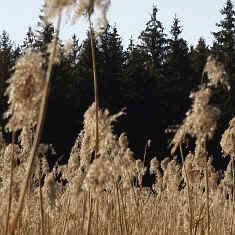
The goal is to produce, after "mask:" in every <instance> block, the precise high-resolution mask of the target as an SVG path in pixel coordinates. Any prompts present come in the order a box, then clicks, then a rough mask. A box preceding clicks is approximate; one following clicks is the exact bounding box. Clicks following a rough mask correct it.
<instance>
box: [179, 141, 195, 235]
mask: <svg viewBox="0 0 235 235" xmlns="http://www.w3.org/2000/svg"><path fill="white" fill-rule="evenodd" d="M180 156H181V160H182V165H183V170H184V173H185V178H186V184H187V193H188V207H189V212H190V222H189V229H190V235H192V234H193V225H192V224H193V212H192V207H191V198H190V185H189V179H188V174H187V170H186V168H185V165H184V157H183V151H182V145H181V144H180Z"/></svg>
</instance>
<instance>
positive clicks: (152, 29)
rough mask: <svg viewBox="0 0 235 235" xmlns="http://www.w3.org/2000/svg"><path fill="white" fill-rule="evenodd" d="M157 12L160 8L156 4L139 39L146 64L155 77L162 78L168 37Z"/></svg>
mask: <svg viewBox="0 0 235 235" xmlns="http://www.w3.org/2000/svg"><path fill="white" fill-rule="evenodd" d="M157 13H158V8H157V6H156V5H154V6H153V10H152V14H151V19H150V20H149V21H148V22H147V24H146V28H145V30H144V31H142V32H141V34H140V36H139V39H140V40H141V44H140V48H141V49H142V53H143V54H144V55H145V56H146V66H148V68H149V70H150V71H151V72H152V74H153V75H154V76H155V77H158V78H161V77H162V75H163V71H162V70H163V64H164V62H165V55H166V51H165V50H166V44H167V39H166V34H165V33H164V28H163V26H162V23H161V22H160V21H159V20H158V17H157Z"/></svg>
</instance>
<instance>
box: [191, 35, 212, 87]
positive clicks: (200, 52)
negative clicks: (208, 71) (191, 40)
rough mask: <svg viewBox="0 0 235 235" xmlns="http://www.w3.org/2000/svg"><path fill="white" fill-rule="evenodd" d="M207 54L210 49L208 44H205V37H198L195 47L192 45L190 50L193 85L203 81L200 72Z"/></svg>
mask: <svg viewBox="0 0 235 235" xmlns="http://www.w3.org/2000/svg"><path fill="white" fill-rule="evenodd" d="M209 54H210V49H209V47H208V45H206V41H205V39H204V38H202V37H200V38H199V40H198V43H197V45H196V47H195V48H193V47H192V48H191V51H190V57H191V68H192V71H193V77H194V81H195V85H199V84H200V83H201V82H203V77H202V76H203V74H202V73H203V69H204V67H205V65H206V61H207V57H208V56H209Z"/></svg>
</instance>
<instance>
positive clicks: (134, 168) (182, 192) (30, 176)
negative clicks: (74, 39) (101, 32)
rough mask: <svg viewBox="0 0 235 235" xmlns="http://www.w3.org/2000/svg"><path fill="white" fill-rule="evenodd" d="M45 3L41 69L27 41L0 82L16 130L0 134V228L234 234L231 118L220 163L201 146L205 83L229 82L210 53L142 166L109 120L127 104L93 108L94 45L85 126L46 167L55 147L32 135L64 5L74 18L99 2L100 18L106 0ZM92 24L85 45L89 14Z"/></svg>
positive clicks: (210, 120)
mask: <svg viewBox="0 0 235 235" xmlns="http://www.w3.org/2000/svg"><path fill="white" fill-rule="evenodd" d="M46 4H47V5H46V6H47V7H46V8H45V14H46V17H45V20H46V21H49V20H51V19H53V18H54V17H57V19H58V24H57V31H56V34H55V38H54V40H53V43H52V44H51V45H48V51H47V53H50V59H49V65H48V66H47V67H48V69H47V71H43V66H42V65H43V64H44V63H45V61H44V59H43V58H44V57H43V55H42V54H40V53H36V52H34V51H33V50H32V49H28V50H27V51H26V53H25V55H24V56H23V57H21V58H20V59H19V60H18V62H17V63H16V66H15V72H14V74H13V75H12V77H11V78H10V80H9V86H8V88H7V90H6V95H8V97H9V109H8V111H7V113H6V117H8V118H9V122H8V125H7V128H8V129H9V130H10V131H12V132H13V133H15V132H16V131H18V130H21V132H20V136H19V144H16V142H15V135H14V134H13V141H12V143H11V144H7V143H6V142H5V141H4V139H3V137H2V133H0V134H1V135H0V140H1V141H0V155H1V156H0V197H1V198H2V201H1V204H0V218H1V219H0V234H6V235H7V234H41V235H43V234H52V235H53V234H57V235H59V234H63V235H64V234H70V235H73V234H87V235H88V234H96V235H98V234H112V235H114V234H125V235H129V234H136V235H137V234H158V235H166V234H179V235H184V234H190V235H197V234H200V235H203V234H207V235H209V234H211V235H217V234H221V235H222V234H224V235H227V234H231V235H232V234H234V232H235V225H234V212H235V206H234V201H235V195H234V185H235V184H234V183H235V173H234V158H235V118H233V119H232V120H231V121H230V123H229V126H228V129H227V130H226V131H225V132H224V134H223V135H222V136H221V143H220V144H221V148H222V150H223V154H224V156H230V163H229V164H228V166H227V169H226V171H225V172H222V173H221V172H217V171H216V170H215V169H214V167H213V165H212V160H213V156H209V155H208V153H207V149H206V142H207V141H209V140H210V139H212V138H213V135H214V132H215V130H216V126H217V125H216V124H217V120H218V118H219V116H220V115H221V111H220V110H219V109H218V108H217V107H214V106H212V105H211V104H210V103H209V101H210V97H211V93H212V90H213V89H214V88H216V87H217V86H223V87H224V89H226V90H227V91H228V92H229V90H230V86H229V79H228V76H227V74H226V72H225V70H224V67H223V65H222V64H220V63H218V62H217V61H216V60H215V59H214V58H213V57H212V56H210V57H208V60H207V64H206V66H205V69H204V73H207V76H208V82H207V84H201V86H200V87H199V88H198V90H197V91H195V92H192V93H191V98H192V107H191V109H190V110H189V111H188V112H187V114H186V118H185V119H184V121H183V123H182V125H180V127H179V128H178V130H176V133H175V136H174V138H173V139H172V142H171V146H172V156H169V157H167V158H165V159H164V160H163V161H161V162H160V161H159V160H158V157H154V156H153V157H152V161H151V165H150V168H147V167H145V164H144V162H142V161H141V160H139V159H136V158H135V156H134V153H133V151H132V150H131V149H130V148H129V144H128V138H127V135H126V134H125V133H122V134H121V135H120V136H117V135H116V134H115V133H114V130H113V123H114V122H117V121H118V118H119V117H120V116H122V115H125V111H124V110H121V111H120V112H119V113H117V114H114V115H110V113H109V111H108V110H107V109H105V110H101V109H99V104H98V90H96V89H97V85H96V79H97V78H96V74H95V54H94V53H93V57H92V58H93V68H94V89H95V90H96V92H95V97H94V100H95V102H94V103H93V104H91V106H90V107H89V108H88V110H87V111H86V112H85V114H84V123H83V124H84V125H83V130H82V131H81V132H80V133H79V134H78V136H77V139H76V141H75V143H74V146H73V148H72V149H71V153H70V156H69V161H68V164H67V165H63V166H61V165H58V164H56V165H55V166H54V167H53V169H50V168H49V166H48V162H47V159H46V156H45V153H46V152H47V151H48V149H51V150H53V149H52V146H51V145H45V144H42V143H40V136H41V133H42V129H43V123H44V119H45V112H46V106H47V99H48V86H49V83H50V74H51V68H52V66H53V64H55V63H59V53H57V40H58V35H59V29H60V20H61V16H62V13H63V11H64V10H71V9H74V10H75V14H74V17H73V19H74V20H76V19H77V18H78V17H80V16H81V15H83V14H85V15H86V16H87V17H88V18H89V21H90V18H91V16H92V14H93V12H94V9H95V7H100V8H101V9H102V14H101V20H102V22H103V24H105V23H106V22H107V19H106V12H107V10H108V6H109V4H110V2H109V1H102V0H100V1H85V0H83V1H82V0H81V1H75V0H67V1H66V0H63V1H58V0H57V1H56V0H53V1H46ZM70 8H71V9H70ZM90 32H91V35H92V36H91V45H93V38H92V37H93V36H95V35H94V32H93V28H92V24H91V21H90ZM44 67H45V66H44ZM45 74H46V75H45ZM44 76H46V78H44ZM100 79H102V78H100ZM188 136H191V137H193V138H194V139H195V149H194V151H192V152H191V153H189V154H188V155H187V156H184V149H183V148H184V142H185V141H186V138H187V137H188ZM149 144H150V141H148V143H146V149H147V145H149ZM178 148H179V150H180V151H179V152H180V156H177V154H176V150H177V149H178ZM146 149H145V150H146ZM53 151H54V150H53ZM53 151H52V152H53ZM145 154H146V153H145ZM221 154H222V153H221ZM92 156H95V157H94V159H93V157H92ZM143 158H144V159H145V156H144V157H143ZM179 158H180V159H181V161H180V162H179V161H178V160H177V159H179ZM146 173H150V174H152V175H154V177H155V183H154V185H153V186H152V188H149V187H143V185H142V180H143V176H144V175H145V174H146ZM7 195H8V196H7Z"/></svg>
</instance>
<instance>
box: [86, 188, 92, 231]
mask: <svg viewBox="0 0 235 235" xmlns="http://www.w3.org/2000/svg"><path fill="white" fill-rule="evenodd" d="M88 200H89V216H88V224H87V232H86V235H89V234H90V231H91V216H92V215H91V214H92V210H93V208H92V207H93V199H92V197H91V193H90V192H89V199H88Z"/></svg>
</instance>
